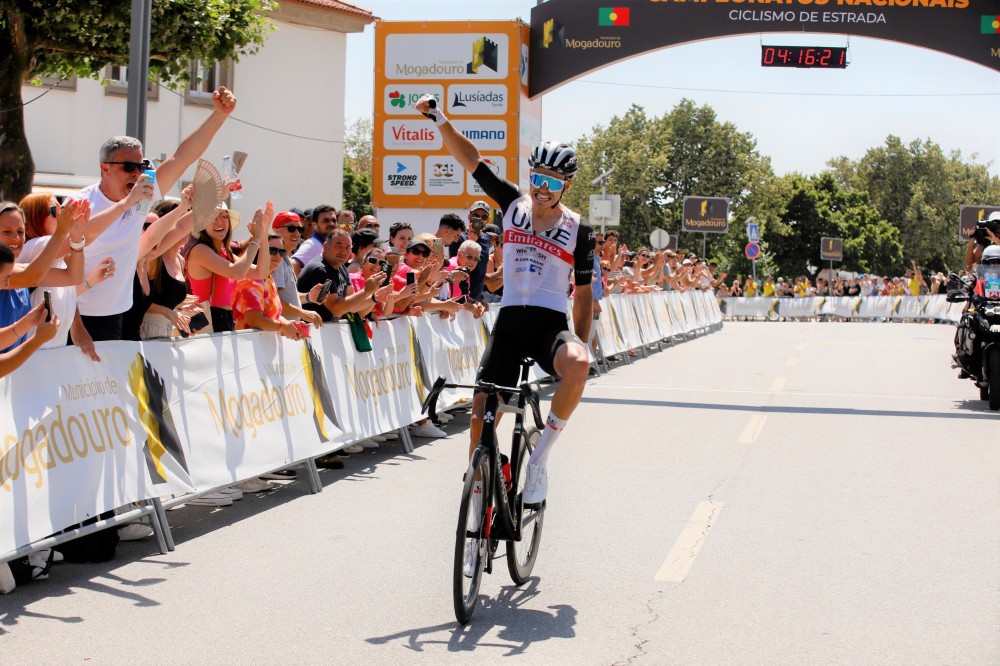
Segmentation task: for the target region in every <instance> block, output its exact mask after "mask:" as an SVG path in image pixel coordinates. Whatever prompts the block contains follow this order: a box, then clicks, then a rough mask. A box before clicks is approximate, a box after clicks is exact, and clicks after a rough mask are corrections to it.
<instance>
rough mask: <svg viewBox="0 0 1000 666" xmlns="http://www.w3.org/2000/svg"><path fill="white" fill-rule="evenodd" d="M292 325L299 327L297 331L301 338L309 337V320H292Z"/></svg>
mask: <svg viewBox="0 0 1000 666" xmlns="http://www.w3.org/2000/svg"><path fill="white" fill-rule="evenodd" d="M292 325H294V326H295V328H297V329H299V333H301V334H302V337H303V338H308V337H309V329H310V328H311V326H309V322H307V321H293V322H292Z"/></svg>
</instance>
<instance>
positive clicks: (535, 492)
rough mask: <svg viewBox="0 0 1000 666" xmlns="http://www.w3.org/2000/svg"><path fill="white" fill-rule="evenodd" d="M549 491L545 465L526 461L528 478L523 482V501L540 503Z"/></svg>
mask: <svg viewBox="0 0 1000 666" xmlns="http://www.w3.org/2000/svg"><path fill="white" fill-rule="evenodd" d="M548 491H549V477H548V474H547V473H546V471H545V465H544V464H541V465H532V464H531V463H528V479H527V480H526V481H525V482H524V503H525V504H540V503H541V502H542V500H544V499H545V494H546V493H548Z"/></svg>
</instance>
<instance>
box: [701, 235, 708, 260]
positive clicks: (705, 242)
mask: <svg viewBox="0 0 1000 666" xmlns="http://www.w3.org/2000/svg"><path fill="white" fill-rule="evenodd" d="M706 245H708V232H707V231H705V232H703V233H702V234H701V258H702V259H704V258H705V252H706V250H705V246H706Z"/></svg>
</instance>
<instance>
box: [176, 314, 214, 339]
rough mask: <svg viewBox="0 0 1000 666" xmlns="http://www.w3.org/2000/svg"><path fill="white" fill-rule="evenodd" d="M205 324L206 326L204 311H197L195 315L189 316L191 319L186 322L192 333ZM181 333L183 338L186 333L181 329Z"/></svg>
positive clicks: (206, 319) (206, 316) (206, 318)
mask: <svg viewBox="0 0 1000 666" xmlns="http://www.w3.org/2000/svg"><path fill="white" fill-rule="evenodd" d="M206 326H208V315H206V314H205V313H204V312H199V313H198V314H196V315H195V316H193V317H191V321H190V322H189V323H188V328H190V329H191V332H192V333H197V332H198V331H200V330H201V329H203V328H205V327H206ZM181 335H182V336H183V337H185V338H186V337H187V336H188V334H187V333H185V332H184V331H181Z"/></svg>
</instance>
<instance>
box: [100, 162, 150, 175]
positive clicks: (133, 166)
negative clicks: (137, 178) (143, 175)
mask: <svg viewBox="0 0 1000 666" xmlns="http://www.w3.org/2000/svg"><path fill="white" fill-rule="evenodd" d="M105 164H121V165H122V171H124V172H125V173H135V172H136V171H145V170H146V169H152V168H153V163H152V162H150V161H149V160H143V161H141V162H128V161H126V162H105Z"/></svg>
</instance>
